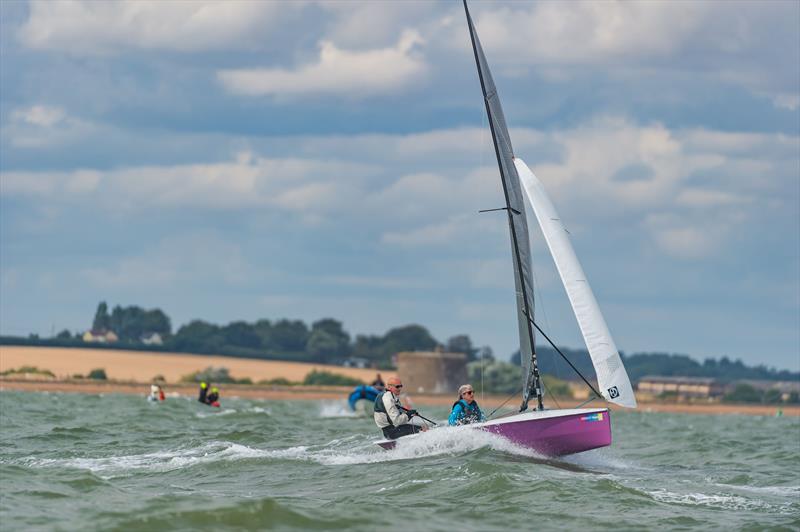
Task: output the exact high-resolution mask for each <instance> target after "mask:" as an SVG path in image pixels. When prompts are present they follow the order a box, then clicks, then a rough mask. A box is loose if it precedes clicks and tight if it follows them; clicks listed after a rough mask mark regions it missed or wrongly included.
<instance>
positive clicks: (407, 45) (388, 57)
mask: <svg viewBox="0 0 800 532" xmlns="http://www.w3.org/2000/svg"><path fill="white" fill-rule="evenodd" d="M422 42H423V41H422V38H421V37H420V35H419V34H418V33H417V32H415V31H411V30H409V31H406V32H404V33H403V35H402V36H401V37H400V40H399V41H398V42H397V44H396V45H395V46H393V47H389V48H380V49H374V50H366V51H349V50H342V49H340V48H338V47H337V46H336V44H335V43H333V42H330V41H323V42H322V43H320V53H319V58H318V60H317V61H316V62H314V63H312V64H309V65H304V66H301V67H298V68H296V69H294V70H287V69H280V68H249V69H233V70H222V71H220V72H219V73H218V74H217V75H218V78H219V80H220V82H221V83H222V84H223V85H224V86H225V87H226V88H227V89H228V90H229V91H231V92H234V93H237V94H246V95H251V96H259V95H272V96H295V95H306V94H339V95H345V96H349V97H353V98H359V97H362V96H368V95H372V94H377V93H393V92H397V91H399V90H401V89H403V88H405V87H406V86H407V85H408V84H409V83H410V82H412V81H414V80H418V79H420V78H421V77H422V76H424V75H425V72H426V71H427V66H426V64H425V63H424V61H423V60H422V59H421V58H420V57H418V55H417V54H416V53H415V45H417V44H421V43H422Z"/></svg>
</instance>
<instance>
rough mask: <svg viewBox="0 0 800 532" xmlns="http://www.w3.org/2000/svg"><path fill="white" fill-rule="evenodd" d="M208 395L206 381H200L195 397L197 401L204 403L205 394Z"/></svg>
mask: <svg viewBox="0 0 800 532" xmlns="http://www.w3.org/2000/svg"><path fill="white" fill-rule="evenodd" d="M207 395H208V383H207V382H205V381H201V382H200V396H199V397H198V398H197V400H198V401H200V402H201V403H203V404H205V402H206V396H207Z"/></svg>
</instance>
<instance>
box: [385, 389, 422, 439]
mask: <svg viewBox="0 0 800 532" xmlns="http://www.w3.org/2000/svg"><path fill="white" fill-rule="evenodd" d="M402 389H403V383H402V381H401V380H400V378H399V377H389V379H388V380H387V381H386V391H384V392H381V393H379V394H378V397H376V398H375V415H374V418H375V424H376V425H378V428H379V429H381V430H382V431H383V436H384V437H385V438H386V439H387V440H396V439H397V438H401V437H403V436H408V435H409V434H415V433H417V432H419V431H420V430H425V429H424V428H422V427H419V426H417V425H412V424H411V423H410V421H411V418H412V417H414V416H416V415H417V411H416V410H406V409H404V408H403V407H402V405H401V404H400V397H399V396H400V392H401V390H402Z"/></svg>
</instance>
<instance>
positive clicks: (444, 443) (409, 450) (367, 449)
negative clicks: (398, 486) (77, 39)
mask: <svg viewBox="0 0 800 532" xmlns="http://www.w3.org/2000/svg"><path fill="white" fill-rule="evenodd" d="M374 442H375V440H372V439H370V441H369V442H368V443H364V444H362V445H361V446H359V447H357V448H355V449H353V448H350V449H347V450H344V451H342V450H337V449H330V448H327V449H322V450H319V451H316V452H313V453H310V455H309V458H310V459H312V460H315V461H317V462H319V463H321V464H326V465H353V464H370V463H377V462H393V461H398V460H416V459H419V458H423V457H428V456H438V455H443V454H463V453H467V452H470V451H475V450H477V449H481V448H484V447H490V448H492V449H494V450H497V451H502V452H507V453H510V454H516V455H522V456H530V457H533V458H543V456H542V455H540V454H538V453H536V452H535V451H533V450H532V449H527V448H524V447H520V446H518V445H516V444H514V443H512V442H511V441H509V440H507V439H505V438H503V437H500V436H497V435H495V434H491V433H489V432H484V431H480V430H471V429H468V428H466V427H442V428H438V429H435V430H430V431H428V432H423V433H421V434H418V435H415V436H407V437H405V438H401V439H399V440H397V446H396V447H395V448H394V449H393V450H391V451H386V450H384V449H381V448H380V447H378V446H377V445H375V443H374Z"/></svg>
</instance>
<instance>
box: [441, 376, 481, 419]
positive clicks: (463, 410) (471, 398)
mask: <svg viewBox="0 0 800 532" xmlns="http://www.w3.org/2000/svg"><path fill="white" fill-rule="evenodd" d="M478 421H486V416H484V415H483V412H481V408H480V407H479V406H478V402H477V401H476V400H475V390H473V389H472V385H471V384H464V385H462V386H461V387H460V388H459V389H458V401H456V402H455V403H453V410H452V412H450V417H449V418H447V424H448V425H469V424H470V423H477V422H478Z"/></svg>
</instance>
